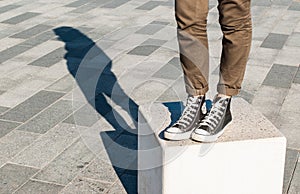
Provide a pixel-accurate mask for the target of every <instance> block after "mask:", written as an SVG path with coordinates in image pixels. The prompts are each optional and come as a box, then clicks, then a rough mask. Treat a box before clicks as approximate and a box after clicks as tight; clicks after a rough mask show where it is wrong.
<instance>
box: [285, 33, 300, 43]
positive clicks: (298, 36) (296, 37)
mask: <svg viewBox="0 0 300 194" xmlns="http://www.w3.org/2000/svg"><path fill="white" fill-rule="evenodd" d="M286 45H287V46H297V47H300V32H294V33H292V34H291V35H290V36H289V38H288V40H287V42H286Z"/></svg>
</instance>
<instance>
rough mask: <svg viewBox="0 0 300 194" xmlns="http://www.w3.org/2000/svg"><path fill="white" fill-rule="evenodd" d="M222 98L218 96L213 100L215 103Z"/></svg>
mask: <svg viewBox="0 0 300 194" xmlns="http://www.w3.org/2000/svg"><path fill="white" fill-rule="evenodd" d="M221 98H222V97H220V96H216V97H215V99H214V101H213V103H216V102H218V101H219V100H220V99H221Z"/></svg>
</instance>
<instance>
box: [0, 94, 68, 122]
mask: <svg viewBox="0 0 300 194" xmlns="http://www.w3.org/2000/svg"><path fill="white" fill-rule="evenodd" d="M63 95H64V94H63V93H59V92H50V91H45V90H42V91H40V92H38V93H36V94H35V95H33V96H32V97H30V98H29V99H27V100H25V101H24V102H22V103H21V104H19V105H17V106H16V107H14V108H12V109H10V110H9V111H7V112H5V113H4V114H3V115H1V116H0V119H1V118H2V119H5V120H12V121H18V122H25V121H27V120H28V119H30V118H31V117H33V116H34V115H36V114H38V113H39V112H40V111H42V110H43V109H45V108H46V107H48V106H49V105H50V104H52V103H53V102H55V101H56V100H58V99H59V98H60V97H62V96H63Z"/></svg>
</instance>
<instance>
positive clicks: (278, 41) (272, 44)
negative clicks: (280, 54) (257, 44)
mask: <svg viewBox="0 0 300 194" xmlns="http://www.w3.org/2000/svg"><path fill="white" fill-rule="evenodd" d="M288 37H289V36H288V35H284V34H275V33H270V34H269V35H268V36H267V38H266V39H265V40H264V41H263V43H262V44H261V47H264V48H271V49H282V47H283V45H284V44H285V42H286V40H287V39H288Z"/></svg>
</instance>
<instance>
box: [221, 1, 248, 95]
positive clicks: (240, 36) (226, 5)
mask: <svg viewBox="0 0 300 194" xmlns="http://www.w3.org/2000/svg"><path fill="white" fill-rule="evenodd" d="M250 7H251V2H250V0H219V5H218V10H219V15H220V17H219V22H220V25H221V29H222V32H223V40H222V45H223V49H222V56H221V61H220V80H219V83H218V87H217V89H218V93H220V94H225V95H228V96H233V95H237V94H238V93H239V90H240V89H241V84H242V81H243V78H244V73H245V68H246V64H247V60H248V56H249V52H250V47H251V39H252V23H251V11H250Z"/></svg>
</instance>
